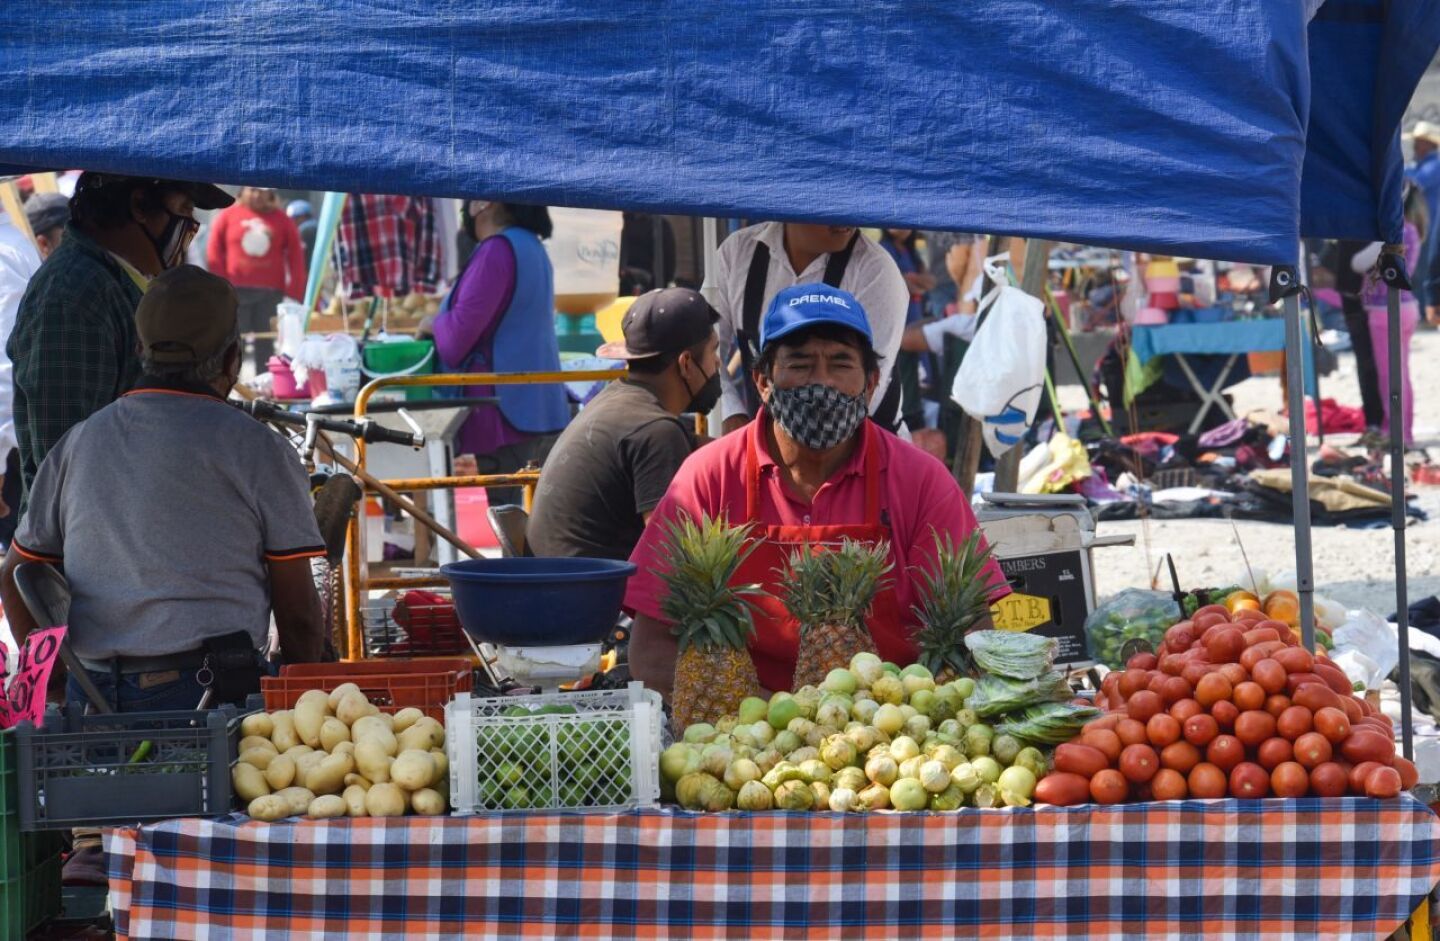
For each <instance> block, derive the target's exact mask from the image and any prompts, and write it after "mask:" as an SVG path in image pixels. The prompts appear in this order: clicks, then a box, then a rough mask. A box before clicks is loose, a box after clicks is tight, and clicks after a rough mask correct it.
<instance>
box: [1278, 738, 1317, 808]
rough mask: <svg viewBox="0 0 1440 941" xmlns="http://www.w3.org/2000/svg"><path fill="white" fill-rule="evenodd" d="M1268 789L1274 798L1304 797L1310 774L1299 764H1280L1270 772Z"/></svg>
mask: <svg viewBox="0 0 1440 941" xmlns="http://www.w3.org/2000/svg"><path fill="white" fill-rule="evenodd" d="M1281 741H1284V739H1281ZM1270 789H1271V790H1273V791H1274V792H1275V796H1276V797H1304V796H1305V794H1306V792H1308V791H1309V790H1310V772H1309V771H1306V770H1305V768H1304V767H1303V766H1302V765H1301V764H1300V763H1299V762H1296V761H1285V762H1281V763H1280V764H1279V765H1276V766H1275V768H1274V770H1272V771H1271V772H1270Z"/></svg>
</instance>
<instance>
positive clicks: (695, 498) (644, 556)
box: [625, 410, 1010, 626]
mask: <svg viewBox="0 0 1440 941" xmlns="http://www.w3.org/2000/svg"><path fill="white" fill-rule="evenodd" d="M766 421H767V418H766V416H765V413H764V411H763V410H762V411H761V413H760V416H759V417H758V418H756V419H755V420H754V421H752V422H750V424H748V425H746V426H745V427H744V428H741V429H738V430H736V431H734V432H731V433H730V434H728V435H726V436H725V437H723V438H721V439H720V440H718V441H715V442H713V443H711V444H708V445H706V446H705V447H703V448H700V449H699V450H698V451H696V452H695V453H694V454H692V455H690V457H689V458H687V459H686V461H685V463H684V464H682V465H681V466H680V470H679V472H678V473H677V474H676V475H675V480H674V481H672V482H671V484H670V489H669V490H667V491H666V492H665V496H664V497H663V498H662V499H661V501H660V503H659V505H658V506H656V507H655V511H654V515H652V516H651V517H650V523H649V525H647V526H646V527H645V533H644V535H642V536H641V537H640V542H639V544H637V545H636V546H635V551H634V552H633V553H632V554H631V556H630V561H631V562H634V563H635V565H636V567H637V568H638V571H637V572H636V573H635V574H634V575H632V576H631V577H630V583H629V585H628V586H627V588H626V592H625V608H626V610H628V611H631V612H634V613H637V614H644V615H648V616H649V617H652V618H661V619H663V615H662V614H661V609H660V602H661V600H662V599H663V598H664V596H665V583H664V582H663V581H662V580H661V579H660V577H659V575H658V574H657V569H659V570H663V568H664V565H665V563H664V562H663V560H662V559H661V557H660V554H659V550H660V546H661V544H662V543H663V542H664V540H665V534H666V532H667V524H668V523H669V522H671V521H672V520H674V519H676V518H677V517H678V515H679V514H680V513H681V512H682V511H683V512H686V513H689V514H690V516H691V517H692V518H694V519H699V518H700V516H701V514H705V515H708V516H711V517H714V516H717V515H722V514H723V515H724V516H725V517H726V518H727V519H729V520H730V521H731V523H734V524H737V525H738V524H740V523H743V522H745V514H746V508H745V479H744V473H745V444H746V441H747V440H749V439H754V440H755V441H756V444H757V446H758V447H757V452H758V457H759V473H760V477H761V486H760V509H759V512H760V520H759V522H760V523H761V524H763V525H771V526H773V525H780V526H822V525H831V524H840V523H859V522H863V517H864V515H865V482H864V480H863V476H862V471H863V468H864V467H865V453H864V451H865V444H864V441H865V438H864V437H863V436H862V438H861V442H862V443H861V446H860V447H858V448H856V449H855V453H854V454H852V455H851V456H850V460H849V461H847V462H846V463H845V465H844V466H843V467H841V468H840V470H839V471H837V472H836V474H835V476H834V477H832V478H831V479H829V480H827V481H825V483H823V484H822V485H821V486H820V489H819V490H818V491H816V493H815V499H814V501H813V502H811V503H805V502H804V501H802V500H800V499H798V498H797V497H795V496H793V495H792V494H791V493H790V492H789V491H788V490H787V489H786V487H785V486H784V484H783V483H782V482H781V479H780V474H781V471H780V467H779V466H778V465H777V464H776V463H775V460H774V458H772V457H771V456H770V453H769V450H768V448H767V446H766V441H765V434H764V428H765V422H766ZM877 430H878V429H877ZM873 440H875V441H878V442H879V443H880V445H881V447H882V448H883V449H884V450H883V452H882V453H881V455H880V461H879V465H880V474H881V476H882V478H883V479H882V481H881V485H880V518H881V521H882V522H884V523H887V524H888V525H889V527H890V531H891V539H890V560H891V562H893V563H894V566H895V567H894V569H893V570H892V575H891V577H892V578H894V579H895V586H896V591H897V594H898V595H899V601H900V610H901V612H902V615H903V616H904V617H905V618H906V622H907V626H914V623H915V621H914V614H913V612H912V611H911V606H912V605H914V604H917V603H918V602H919V595H918V585H917V583H916V580H915V573H914V572H910V571H909V569H910V568H911V567H912V566H914V567H920V566H923V567H927V568H928V567H931V566H933V564H934V558H935V542H934V536H933V535H932V534H931V531H932V529H933V530H938V531H939V532H941V533H942V534H943V533H949V534H950V537H951V539H953V540H954V541H955V543H956V544H957V545H958V544H960V543H961V542H962V541H964V539H965V538H966V537H968V536H969V535H970V533H971V532H973V531H974V530H975V529H976V527H977V526H978V524H977V523H976V522H975V514H974V513H973V512H971V510H970V503H969V501H968V500H966V499H965V497H964V495H963V494H962V493H961V492H960V487H959V485H957V484H956V483H955V479H954V478H953V477H951V476H950V471H949V470H947V469H946V467H945V465H944V464H942V463H941V462H940V461H938V460H936V459H935V458H934V457H931V456H930V455H929V454H926V453H925V452H924V451H921V450H920V449H919V448H917V447H915V446H914V445H911V444H909V443H907V442H904V441H901V440H900V439H899V438H897V437H895V436H894V435H892V434H890V433H889V432H887V431H880V433H879V434H878V435H875V436H873ZM985 571H986V573H987V578H988V580H989V584H991V585H993V586H995V590H994V591H993V592H992V594H991V596H990V600H991V602H992V603H993V602H995V601H997V600H999V599H1000V598H1003V597H1005V596H1006V595H1008V594H1009V593H1010V588H1009V587H1008V586H1007V585H1006V583H1005V576H1004V575H1002V574H1001V573H1000V567H999V566H998V565H996V564H995V562H994V560H993V559H992V560H991V561H990V562H989V563H988V565H987V566H986V569H985Z"/></svg>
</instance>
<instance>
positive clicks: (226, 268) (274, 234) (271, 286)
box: [205, 186, 306, 371]
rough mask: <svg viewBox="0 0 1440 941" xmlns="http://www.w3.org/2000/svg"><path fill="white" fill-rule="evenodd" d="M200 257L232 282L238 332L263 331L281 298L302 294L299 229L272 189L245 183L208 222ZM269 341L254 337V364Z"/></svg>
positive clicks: (260, 363) (261, 361) (261, 364)
mask: <svg viewBox="0 0 1440 941" xmlns="http://www.w3.org/2000/svg"><path fill="white" fill-rule="evenodd" d="M205 262H206V265H207V266H208V267H209V268H210V271H211V272H213V273H214V274H218V275H219V276H220V277H222V278H224V279H225V280H227V281H229V282H230V283H231V284H233V285H235V293H236V294H237V295H238V296H239V299H240V311H239V318H238V319H239V321H240V332H241V333H242V334H243V333H269V332H271V326H270V319H271V318H272V317H274V316H275V308H276V306H277V305H278V304H279V303H280V302H281V301H283V300H284V299H285V298H287V297H290V298H299V297H301V296H302V295H303V294H304V293H305V276H306V272H305V256H304V254H303V249H302V248H301V243H300V230H299V229H297V228H296V227H295V223H294V222H292V221H291V220H290V217H289V216H287V215H285V210H284V209H283V208H282V207H281V205H280V199H279V197H278V196H277V195H276V193H275V191H274V190H273V189H266V188H264V187H258V186H246V187H242V188H241V190H240V195H239V198H237V199H236V200H235V204H234V205H233V206H231V207H230V208H228V209H225V210H223V211H222V212H221V213H220V214H219V215H217V216H216V217H215V219H214V221H213V222H212V223H211V224H210V238H209V241H208V242H207V243H206V247H205ZM274 347H275V344H274V342H273V341H271V340H268V339H266V340H261V339H257V340H255V341H254V347H253V349H254V356H255V364H256V368H257V369H258V370H262V371H263V370H264V368H265V363H266V362H267V361H268V360H269V359H270V353H271V351H272V350H273V349H274Z"/></svg>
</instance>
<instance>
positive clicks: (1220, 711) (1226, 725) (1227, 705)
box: [1210, 700, 1240, 732]
mask: <svg viewBox="0 0 1440 941" xmlns="http://www.w3.org/2000/svg"><path fill="white" fill-rule="evenodd" d="M1210 714H1211V715H1212V716H1214V717H1215V721H1216V722H1219V723H1220V728H1221V729H1223V730H1225V731H1226V732H1229V731H1230V730H1232V729H1234V728H1235V720H1236V719H1238V718H1240V709H1239V708H1238V707H1237V706H1236V705H1235V704H1234V703H1233V702H1230V701H1229V700H1221V701H1220V702H1217V703H1216V704H1215V705H1213V706H1211V707H1210Z"/></svg>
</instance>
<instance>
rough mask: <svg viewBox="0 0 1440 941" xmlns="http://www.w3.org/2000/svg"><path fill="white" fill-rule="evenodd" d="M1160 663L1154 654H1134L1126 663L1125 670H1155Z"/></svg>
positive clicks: (1142, 652)
mask: <svg viewBox="0 0 1440 941" xmlns="http://www.w3.org/2000/svg"><path fill="white" fill-rule="evenodd" d="M1159 663H1160V660H1159V658H1158V657H1156V656H1155V655H1154V654H1153V653H1148V652H1145V651H1141V652H1140V653H1137V654H1132V655H1131V657H1130V659H1129V660H1126V661H1125V668H1126V669H1127V670H1153V669H1155V667H1157V666H1158V665H1159Z"/></svg>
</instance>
